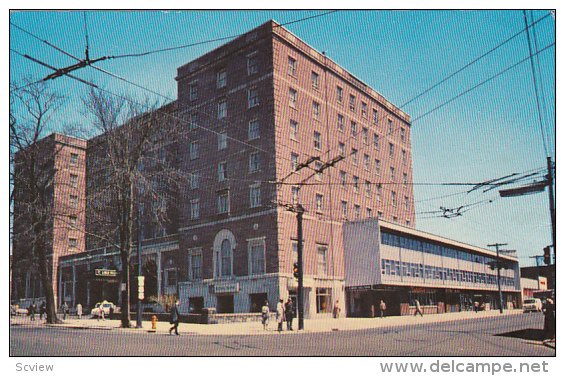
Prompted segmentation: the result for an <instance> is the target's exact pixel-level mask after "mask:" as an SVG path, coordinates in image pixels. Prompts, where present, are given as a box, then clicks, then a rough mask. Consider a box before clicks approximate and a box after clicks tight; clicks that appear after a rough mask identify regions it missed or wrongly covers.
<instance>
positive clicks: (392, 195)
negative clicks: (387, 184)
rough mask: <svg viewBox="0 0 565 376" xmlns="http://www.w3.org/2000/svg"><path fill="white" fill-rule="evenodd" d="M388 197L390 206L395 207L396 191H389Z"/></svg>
mask: <svg viewBox="0 0 565 376" xmlns="http://www.w3.org/2000/svg"><path fill="white" fill-rule="evenodd" d="M390 199H391V202H392V207H393V208H396V192H394V191H392V192H390Z"/></svg>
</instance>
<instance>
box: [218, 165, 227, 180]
mask: <svg viewBox="0 0 565 376" xmlns="http://www.w3.org/2000/svg"><path fill="white" fill-rule="evenodd" d="M227 178H228V163H227V162H220V163H218V181H224V180H226V179H227Z"/></svg>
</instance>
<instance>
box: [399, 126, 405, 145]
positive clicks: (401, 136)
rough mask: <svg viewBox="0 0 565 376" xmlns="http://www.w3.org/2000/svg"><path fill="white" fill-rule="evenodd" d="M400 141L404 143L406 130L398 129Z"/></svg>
mask: <svg viewBox="0 0 565 376" xmlns="http://www.w3.org/2000/svg"><path fill="white" fill-rule="evenodd" d="M400 141H402V142H406V129H404V128H400Z"/></svg>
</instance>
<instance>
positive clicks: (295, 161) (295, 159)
mask: <svg viewBox="0 0 565 376" xmlns="http://www.w3.org/2000/svg"><path fill="white" fill-rule="evenodd" d="M290 162H291V165H292V166H291V167H292V171H296V170H298V154H296V153H291V154H290Z"/></svg>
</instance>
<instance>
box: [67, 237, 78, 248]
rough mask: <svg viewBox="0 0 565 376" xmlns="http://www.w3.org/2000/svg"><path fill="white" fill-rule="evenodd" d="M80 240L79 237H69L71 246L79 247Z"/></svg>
mask: <svg viewBox="0 0 565 376" xmlns="http://www.w3.org/2000/svg"><path fill="white" fill-rule="evenodd" d="M77 247H78V240H77V238H69V248H77Z"/></svg>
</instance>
